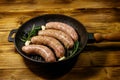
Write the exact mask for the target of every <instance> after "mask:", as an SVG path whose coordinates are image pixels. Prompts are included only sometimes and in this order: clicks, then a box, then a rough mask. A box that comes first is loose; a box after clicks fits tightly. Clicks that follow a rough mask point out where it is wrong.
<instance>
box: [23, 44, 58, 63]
mask: <svg viewBox="0 0 120 80" xmlns="http://www.w3.org/2000/svg"><path fill="white" fill-rule="evenodd" d="M22 50H23V51H24V52H25V53H26V54H38V55H40V56H42V57H43V58H44V59H45V61H46V62H55V61H56V58H55V56H54V53H53V52H52V50H50V49H49V48H48V47H46V46H44V45H28V46H23V47H22Z"/></svg>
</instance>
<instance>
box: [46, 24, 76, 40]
mask: <svg viewBox="0 0 120 80" xmlns="http://www.w3.org/2000/svg"><path fill="white" fill-rule="evenodd" d="M46 29H58V30H61V31H63V32H65V33H67V34H68V35H69V36H71V38H72V39H73V40H74V41H76V40H78V35H77V33H76V31H75V29H74V28H73V27H72V26H70V25H68V24H65V23H62V22H48V23H47V24H46Z"/></svg>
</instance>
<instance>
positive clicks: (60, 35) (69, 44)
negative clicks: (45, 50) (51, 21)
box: [38, 29, 74, 48]
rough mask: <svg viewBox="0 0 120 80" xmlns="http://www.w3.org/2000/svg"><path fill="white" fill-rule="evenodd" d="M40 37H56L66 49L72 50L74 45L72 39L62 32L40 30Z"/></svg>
mask: <svg viewBox="0 0 120 80" xmlns="http://www.w3.org/2000/svg"><path fill="white" fill-rule="evenodd" d="M38 35H44V36H51V37H54V38H56V39H58V40H59V41H61V42H62V43H63V44H64V45H65V47H66V48H72V47H73V45H74V42H73V40H72V38H71V37H70V36H69V35H67V34H65V33H64V32H63V31H60V30H55V29H47V30H40V31H39V32H38Z"/></svg>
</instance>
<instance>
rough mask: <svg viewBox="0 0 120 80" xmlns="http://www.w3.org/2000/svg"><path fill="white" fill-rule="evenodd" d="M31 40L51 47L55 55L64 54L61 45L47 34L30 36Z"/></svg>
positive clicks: (59, 56)
mask: <svg viewBox="0 0 120 80" xmlns="http://www.w3.org/2000/svg"><path fill="white" fill-rule="evenodd" d="M31 42H32V43H34V44H43V45H47V46H49V47H51V48H52V49H53V50H54V52H55V54H56V56H57V57H58V58H61V57H63V56H64V54H65V50H64V47H63V45H62V44H61V43H60V42H59V41H58V40H57V39H55V38H53V37H49V36H34V37H32V38H31Z"/></svg>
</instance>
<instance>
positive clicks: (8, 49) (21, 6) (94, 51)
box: [0, 0, 120, 80]
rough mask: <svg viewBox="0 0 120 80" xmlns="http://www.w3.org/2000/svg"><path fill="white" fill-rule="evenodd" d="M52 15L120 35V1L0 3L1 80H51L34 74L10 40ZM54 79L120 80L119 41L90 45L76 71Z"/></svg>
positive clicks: (90, 29) (1, 0) (27, 0)
mask: <svg viewBox="0 0 120 80" xmlns="http://www.w3.org/2000/svg"><path fill="white" fill-rule="evenodd" d="M49 13H56V14H57V13H58V14H64V15H68V16H71V17H73V18H76V19H77V20H78V21H80V22H81V23H83V25H84V26H85V27H86V29H87V31H88V32H100V33H110V32H120V16H119V15H120V1H119V0H0V80H50V78H43V77H42V75H36V74H35V72H37V69H34V71H31V70H30V69H29V68H28V66H27V65H26V63H25V61H24V60H23V58H22V57H21V56H20V55H19V54H18V52H17V51H16V49H15V46H14V44H13V43H10V42H8V39H7V38H8V34H9V32H10V31H11V30H12V29H16V28H19V27H20V25H22V24H23V23H24V22H26V21H27V20H29V19H31V18H33V17H35V16H39V15H43V14H49ZM31 66H32V65H31ZM33 68H34V67H33ZM52 80H53V79H52ZM55 80H120V42H102V43H94V44H89V45H87V47H86V48H85V50H84V52H83V53H81V54H80V56H79V59H78V60H77V62H76V64H75V65H74V66H73V68H72V69H71V70H70V71H69V72H68V73H66V74H64V75H63V76H61V77H58V78H55Z"/></svg>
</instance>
